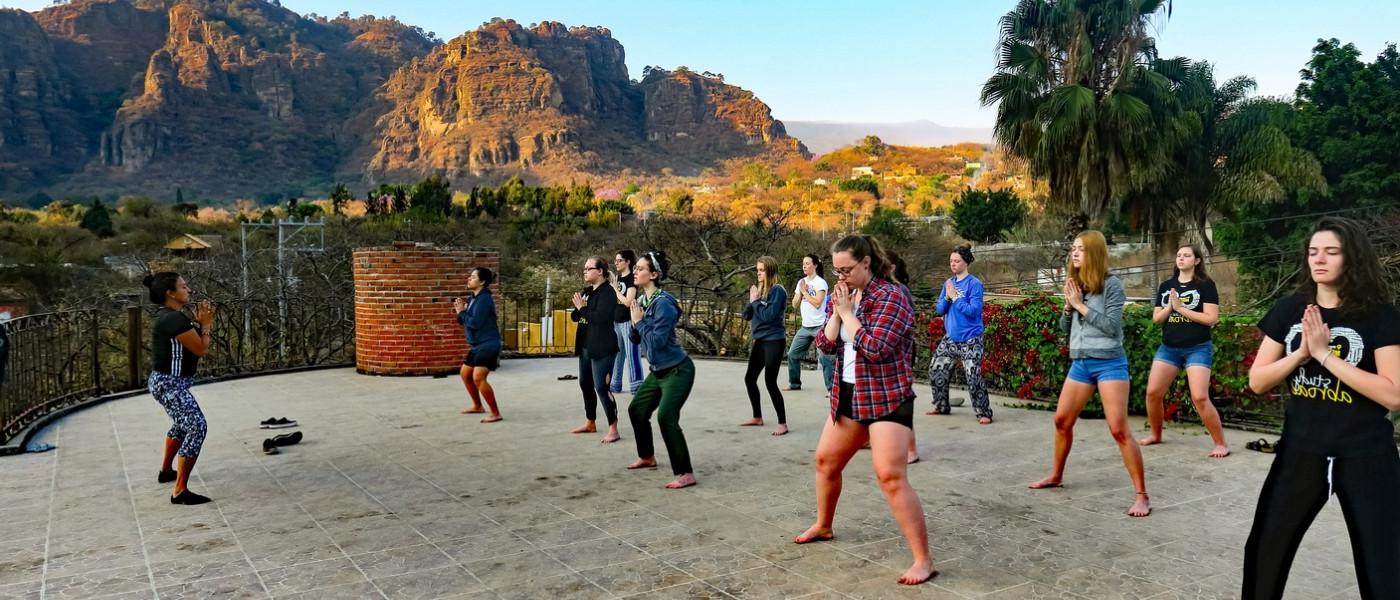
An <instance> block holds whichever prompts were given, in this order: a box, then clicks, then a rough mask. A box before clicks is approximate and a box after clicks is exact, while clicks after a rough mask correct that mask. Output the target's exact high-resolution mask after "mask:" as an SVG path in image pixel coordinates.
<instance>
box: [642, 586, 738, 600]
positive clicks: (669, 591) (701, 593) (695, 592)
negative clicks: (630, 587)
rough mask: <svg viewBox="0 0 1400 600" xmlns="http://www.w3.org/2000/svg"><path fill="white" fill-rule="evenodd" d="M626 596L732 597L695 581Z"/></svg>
mask: <svg viewBox="0 0 1400 600" xmlns="http://www.w3.org/2000/svg"><path fill="white" fill-rule="evenodd" d="M627 598H635V599H637V600H641V599H643V598H645V599H647V600H732V599H733V598H734V597H733V596H730V595H729V594H726V593H724V592H722V591H720V590H719V589H718V588H715V587H714V586H712V585H710V584H708V583H705V582H703V581H697V582H694V583H683V584H681V585H677V586H672V587H668V588H661V589H658V590H651V591H649V592H643V593H640V594H634V595H632V596H627Z"/></svg>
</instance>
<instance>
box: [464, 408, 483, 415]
mask: <svg viewBox="0 0 1400 600" xmlns="http://www.w3.org/2000/svg"><path fill="white" fill-rule="evenodd" d="M484 412H486V409H484V408H482V407H480V406H473V407H471V408H464V409H462V414H464V415H475V414H480V413H484Z"/></svg>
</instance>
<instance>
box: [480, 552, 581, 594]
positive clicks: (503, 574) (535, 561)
mask: <svg viewBox="0 0 1400 600" xmlns="http://www.w3.org/2000/svg"><path fill="white" fill-rule="evenodd" d="M462 566H464V567H466V568H467V570H468V571H470V572H471V574H472V575H475V576H476V578H477V579H480V580H481V582H482V583H485V584H486V585H487V586H489V587H491V588H492V589H496V590H499V589H500V588H502V587H505V586H510V585H517V584H518V585H526V584H528V583H530V582H538V581H542V580H545V579H549V578H550V577H554V576H557V575H559V574H560V573H567V572H569V568H568V567H566V566H564V564H563V563H561V562H559V561H558V560H556V559H555V558H554V557H552V556H550V555H548V554H545V553H544V552H543V551H540V550H531V551H529V552H520V553H518V554H509V555H505V556H497V557H492V558H487V559H484V560H478V561H474V562H469V563H464V564H463V565H462Z"/></svg>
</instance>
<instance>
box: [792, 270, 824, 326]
mask: <svg viewBox="0 0 1400 600" xmlns="http://www.w3.org/2000/svg"><path fill="white" fill-rule="evenodd" d="M801 281H806V282H807V296H806V297H804V298H803V299H802V304H801V310H802V326H803V327H821V326H822V325H825V324H826V303H827V302H831V295H830V294H827V295H826V297H824V298H822V305H821V306H812V303H811V302H808V301H807V298H811V297H814V296H816V295H817V294H818V293H820V292H825V291H827V289H828V288H827V286H826V280H825V279H822V278H821V277H818V276H816V275H813V276H811V277H810V278H807V279H803V280H799V283H800V282H801ZM792 295H793V296H797V295H799V294H798V290H797V285H793V286H792Z"/></svg>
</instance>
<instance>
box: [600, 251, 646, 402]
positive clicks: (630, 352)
mask: <svg viewBox="0 0 1400 600" xmlns="http://www.w3.org/2000/svg"><path fill="white" fill-rule="evenodd" d="M636 265H637V253H636V252H633V251H631V250H619V251H618V252H617V256H616V257H614V258H613V267H614V268H616V269H617V279H616V280H614V282H613V286H614V287H613V289H615V290H617V306H618V311H617V317H616V318H614V319H613V322H614V323H615V325H613V327H614V329H615V331H616V332H617V358H614V359H613V361H614V362H613V370H612V383H611V384H609V385H608V389H609V390H611V391H612V393H614V394H621V393H622V380H623V379H624V378H625V379H627V381H629V382H631V383H630V384H629V387H628V388H627V393H629V394H635V393H637V388H639V387H641V385H642V349H641V348H640V347H638V346H637V345H636V344H634V343H632V322H631V317H632V315H631V309H630V307H631V306H632V303H633V301H635V300H636V299H637V282H636V280H635V278H634V277H633V276H632V269H633V268H635V267H636Z"/></svg>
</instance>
